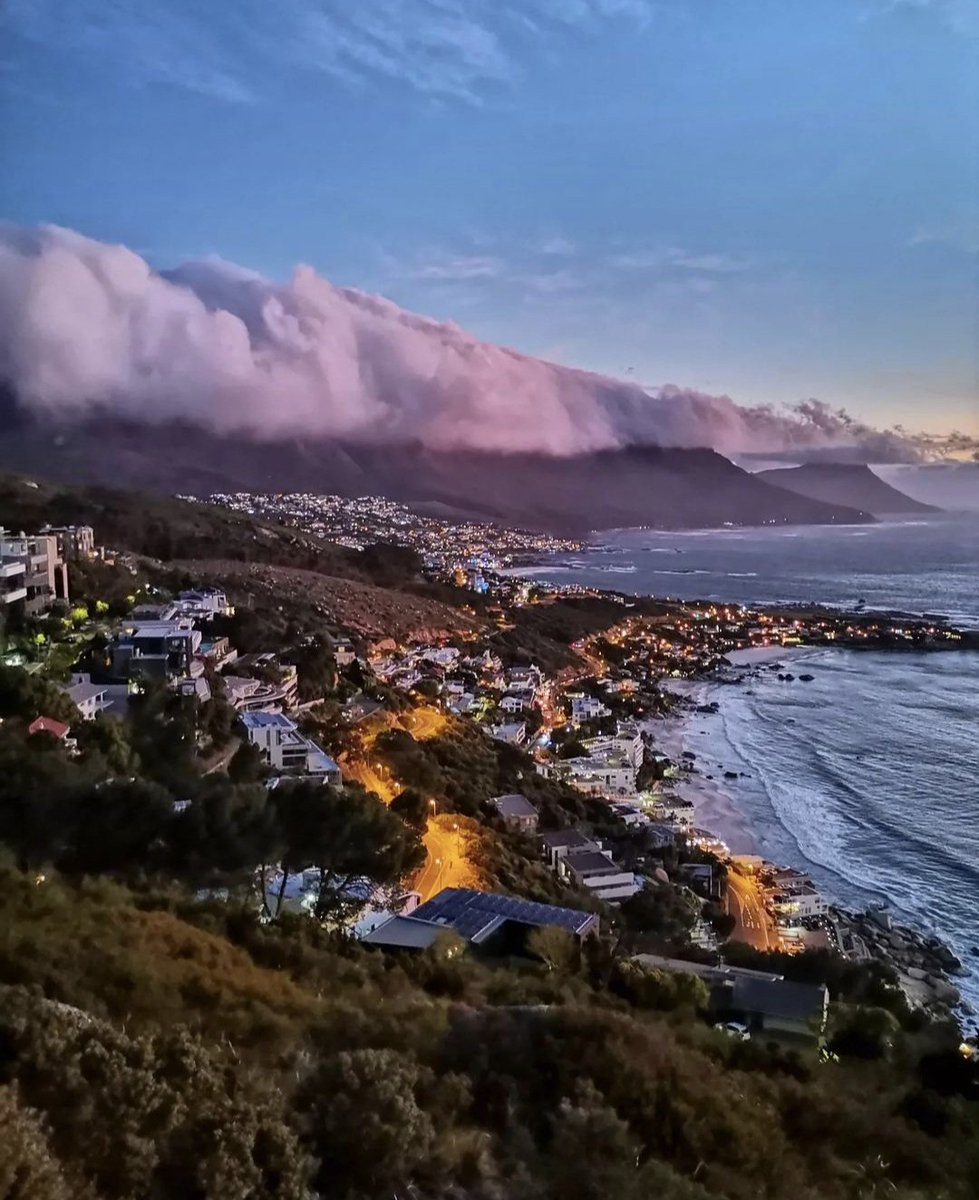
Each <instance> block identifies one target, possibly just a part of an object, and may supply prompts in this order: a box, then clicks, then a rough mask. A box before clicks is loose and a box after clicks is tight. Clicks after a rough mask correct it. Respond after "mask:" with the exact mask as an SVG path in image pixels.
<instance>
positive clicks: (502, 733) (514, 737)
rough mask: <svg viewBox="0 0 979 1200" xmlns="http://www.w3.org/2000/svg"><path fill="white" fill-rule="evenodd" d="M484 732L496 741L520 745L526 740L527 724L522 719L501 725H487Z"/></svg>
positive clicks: (509, 744)
mask: <svg viewBox="0 0 979 1200" xmlns="http://www.w3.org/2000/svg"><path fill="white" fill-rule="evenodd" d="M486 732H487V733H488V734H489V735H490V737H491V738H493V740H494V741H497V742H506V743H507V745H508V746H522V745H523V744H524V742H525V741H526V740H527V726H526V725H525V724H524V722H523V721H510V722H507V723H505V724H502V725H487V726H486Z"/></svg>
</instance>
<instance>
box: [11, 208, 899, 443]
mask: <svg viewBox="0 0 979 1200" xmlns="http://www.w3.org/2000/svg"><path fill="white" fill-rule="evenodd" d="M0 378H2V379H3V381H5V382H6V383H7V384H8V385H10V386H11V387H12V388H13V389H14V391H15V393H16V395H17V397H18V401H19V403H20V404H21V405H22V406H25V407H26V408H27V409H28V410H29V411H31V412H34V413H36V414H38V415H42V416H49V417H58V418H62V419H64V418H71V417H75V416H84V415H86V414H88V413H89V412H92V411H94V410H96V409H98V410H102V411H108V412H110V413H114V414H118V415H122V416H126V417H130V418H135V419H140V420H146V421H151V422H152V421H165V420H171V419H173V418H183V419H186V420H189V421H193V422H196V423H199V424H202V425H205V426H207V427H209V428H212V429H215V430H216V431H218V432H221V433H247V434H249V435H251V436H253V437H255V438H259V439H264V440H274V439H277V438H282V437H294V436H301V437H333V438H348V439H352V440H362V441H404V440H408V439H417V440H419V441H421V442H423V443H425V444H427V445H429V446H432V447H437V448H453V447H474V448H480V449H486V450H496V451H518V450H528V451H540V452H544V453H550V454H555V455H568V454H573V453H578V452H583V451H589V450H597V449H606V448H612V447H621V446H625V445H630V444H639V443H641V444H646V443H658V444H660V445H664V446H711V447H713V448H714V449H716V450H719V451H721V452H722V453H726V454H745V453H755V454H768V455H786V454H789V455H796V456H798V457H800V458H803V457H806V456H807V455H809V454H812V453H818V452H820V451H827V450H834V451H835V450H840V451H843V450H848V451H851V452H854V453H856V454H858V455H860V456H864V457H865V458H867V459H873V460H875V461H902V460H903V461H909V460H913V459H915V458H916V457H918V451H917V449H916V447H915V445H914V444H913V442H912V441H911V440H909V439H906V438H904V437H903V436H902V435H900V434H898V433H894V432H880V431H877V430H873V429H870V428H868V427H866V426H864V425H862V424H860V423H859V422H857V421H855V420H853V419H852V418H850V417H849V416H847V414H845V413H843V412H838V411H834V410H832V409H831V408H829V407H828V406H827V405H824V404H822V403H820V402H818V401H807V402H805V403H804V404H801V405H798V406H796V407H795V408H793V409H784V410H781V411H779V410H776V409H773V408H770V407H768V406H756V407H744V406H741V405H738V404H735V403H734V401H733V400H731V399H730V398H729V397H727V396H712V395H706V394H704V393H701V392H696V391H692V390H688V389H683V388H677V387H673V386H666V387H663V388H659V389H654V390H647V389H644V388H642V387H639V386H637V385H635V384H629V383H625V382H620V381H618V380H615V379H611V378H608V377H604V376H600V375H593V374H589V373H587V372H584V371H578V370H573V369H571V368H568V367H562V366H558V365H556V364H552V363H548V362H544V361H542V360H540V359H535V358H531V357H528V356H525V355H522V354H518V353H516V352H514V351H512V350H508V349H505V348H503V347H500V346H495V345H492V344H489V343H485V342H480V341H479V340H477V339H476V338H474V337H472V336H470V335H469V334H467V333H465V332H464V331H463V330H461V329H459V328H458V327H457V326H456V325H454V324H451V323H444V322H438V321H435V320H431V319H429V318H427V317H422V316H418V315H416V314H414V313H410V312H407V311H405V310H404V309H402V308H399V307H398V306H397V305H395V304H393V303H391V302H390V301H388V300H385V299H383V298H382V297H379V296H373V295H368V294H366V293H364V292H359V291H355V290H351V289H347V288H338V287H334V286H333V285H332V284H331V283H329V282H328V281H327V280H326V279H323V278H322V277H321V276H319V275H317V274H316V272H315V271H314V270H313V269H312V268H311V267H308V266H299V267H297V268H296V269H295V271H294V273H293V275H292V278H291V279H290V280H289V281H288V282H287V283H276V282H273V281H271V280H268V279H266V278H264V277H262V276H260V275H257V274H255V273H254V272H251V271H247V270H245V269H243V268H241V267H237V266H234V265H232V264H229V263H226V262H223V261H220V260H211V259H208V260H203V261H197V262H191V263H188V264H185V265H184V266H181V267H179V268H177V269H175V270H173V271H167V272H159V271H157V270H155V269H154V268H153V267H151V266H150V265H149V264H148V263H147V262H146V261H145V260H144V259H143V258H142V257H140V256H139V255H138V254H136V253H134V252H133V251H131V250H129V249H126V248H125V247H124V246H117V245H108V244H105V243H102V242H98V241H94V240H92V239H90V238H87V237H84V236H82V235H81V234H78V233H75V232H73V231H71V230H67V229H62V228H58V227H53V226H45V227H41V228H39V229H21V228H17V227H10V226H8V227H6V228H4V229H2V230H0Z"/></svg>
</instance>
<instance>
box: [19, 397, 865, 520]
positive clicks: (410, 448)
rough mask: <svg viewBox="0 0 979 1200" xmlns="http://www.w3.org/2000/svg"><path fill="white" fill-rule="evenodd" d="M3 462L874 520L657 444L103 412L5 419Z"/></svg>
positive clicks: (587, 511)
mask: <svg viewBox="0 0 979 1200" xmlns="http://www.w3.org/2000/svg"><path fill="white" fill-rule="evenodd" d="M0 468H6V469H8V470H17V471H22V472H30V471H37V472H38V473H39V474H41V475H43V476H44V477H45V478H53V479H59V480H65V481H70V482H76V483H85V484H99V485H104V484H106V483H112V484H116V485H121V486H132V487H138V488H140V489H143V490H149V491H153V492H165V493H171V494H172V493H174V492H184V493H187V492H189V493H192V494H194V495H207V494H210V493H212V492H218V491H277V490H288V491H315V492H333V493H336V494H338V495H344V496H363V495H370V494H374V495H384V496H388V497H390V498H391V499H394V500H400V501H402V502H406V503H420V504H426V505H431V504H433V503H435V504H438V505H441V506H446V507H448V508H449V509H451V510H453V511H455V512H458V513H465V514H468V515H469V516H475V517H479V518H481V519H489V520H496V521H501V522H504V523H508V524H512V525H518V526H522V527H525V528H540V529H548V530H553V531H557V532H562V533H581V532H584V531H587V530H591V529H611V528H619V527H625V526H637V525H648V526H651V527H658V528H703V527H710V526H720V525H724V524H726V523H730V524H735V525H763V524H833V523H854V522H866V521H870V520H872V519H873V518H872V517H871V516H870V514H869V512H866V511H864V512H861V511H857V510H855V509H853V508H849V507H846V506H845V505H842V504H839V503H830V502H826V501H823V500H814V499H811V498H808V497H803V496H800V495H798V494H796V493H794V492H792V491H787V490H785V489H783V488H775V487H773V486H772V485H771V483H769V482H768V481H767V480H765V479H762V478H759V477H757V476H753V475H751V474H750V473H748V472H747V471H743V470H741V468H740V467H736V466H735V465H734V464H733V463H732V462H730V461H729V460H728V459H726V458H724V457H722V456H721V455H719V454H716V453H714V451H712V450H702V449H701V450H681V449H667V448H663V447H659V446H641V447H632V448H628V449H622V450H607V451H601V452H595V453H587V454H577V455H571V456H567V457H555V456H552V455H546V454H538V453H509V454H504V453H495V452H490V451H487V452H483V451H476V450H460V451H439V450H433V449H430V448H426V447H424V446H422V445H420V444H419V443H417V442H404V443H396V444H380V443H377V444H366V443H364V444H354V443H343V442H337V441H324V440H298V439H292V440H282V441H276V442H271V441H270V442H256V441H254V440H251V439H249V438H246V437H244V436H240V435H239V436H230V435H229V436H226V437H219V436H217V435H216V434H214V433H210V432H208V431H206V430H204V429H201V428H198V427H195V426H191V425H187V424H180V423H177V422H174V423H171V424H169V425H166V426H161V427H155V426H148V425H140V424H137V423H135V422H122V421H108V420H98V421H90V422H88V423H87V424H84V425H79V426H75V427H73V428H71V429H70V430H67V431H58V430H56V429H53V428H50V427H48V426H43V427H42V426H41V425H40V424H38V423H36V422H32V421H30V420H21V421H20V422H19V424H18V423H17V422H12V423H11V424H10V426H9V427H8V434H7V436H6V437H5V438H4V439H3V442H2V444H0Z"/></svg>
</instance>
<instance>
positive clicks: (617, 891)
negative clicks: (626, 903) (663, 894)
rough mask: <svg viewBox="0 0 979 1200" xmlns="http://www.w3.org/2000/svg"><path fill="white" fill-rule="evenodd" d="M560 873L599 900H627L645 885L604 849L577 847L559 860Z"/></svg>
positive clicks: (562, 876) (563, 877)
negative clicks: (576, 849)
mask: <svg viewBox="0 0 979 1200" xmlns="http://www.w3.org/2000/svg"><path fill="white" fill-rule="evenodd" d="M558 875H559V876H560V877H561V878H562V879H565V880H567V881H568V882H569V883H574V884H576V885H577V886H578V887H581V888H586V889H587V890H588V891H590V892H591V893H592V894H593V895H595V896H597V897H598V898H599V900H609V901H615V900H627V899H628V898H629V897H630V896H634V895H635V894H636V892H638V891H639V890H640V889H641V888H642V881H641V880H637V879H636V877H635V875H634V874H633V873H632V872H631V871H626V870H623V868H622V867H620V866H619V864H618V863H616V862H615V861H614V860H613V859H612V856H611V854H609V853H608V852H607V851H605V850H578V851H576V852H574V853H571V854H566V855H564V857H563V858H562V859H561V860H560V862H559V863H558Z"/></svg>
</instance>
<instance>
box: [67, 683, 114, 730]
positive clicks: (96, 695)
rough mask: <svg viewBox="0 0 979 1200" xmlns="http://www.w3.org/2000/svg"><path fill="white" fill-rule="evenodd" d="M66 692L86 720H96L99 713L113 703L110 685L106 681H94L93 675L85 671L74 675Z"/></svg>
mask: <svg viewBox="0 0 979 1200" xmlns="http://www.w3.org/2000/svg"><path fill="white" fill-rule="evenodd" d="M65 693H66V695H67V696H68V699H69V700H70V701H71V702H72V704H74V706H75V707H76V708H77V709H78V711H79V712H80V713H81V714H82V717H83V719H84V720H86V721H94V720H95V718H96V717H97V716H98V715H99V713H100V712H103V711H104V710H105V709H107V708H108V707H109V706H110V704H111V703H112V701H111V699H110V698H109V694H108V686H107V685H106V684H104V683H93V682H92V676H91V675H87V674H85V673H83V672H76V673H75V674H74V675H72V677H71V683H70V684H69V685H68V687H66V688H65Z"/></svg>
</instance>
